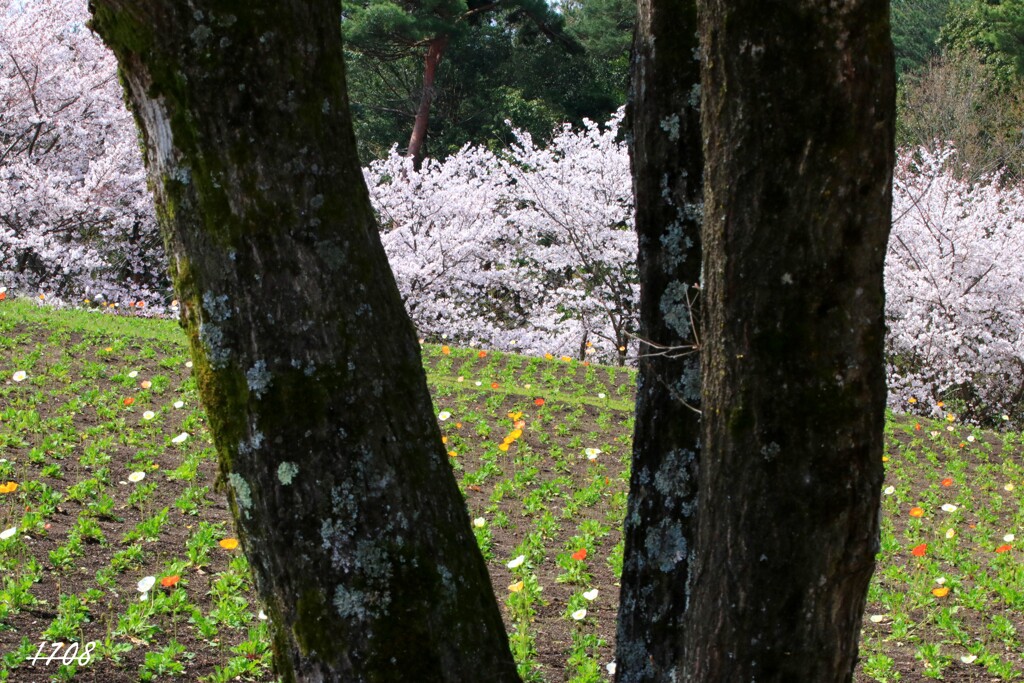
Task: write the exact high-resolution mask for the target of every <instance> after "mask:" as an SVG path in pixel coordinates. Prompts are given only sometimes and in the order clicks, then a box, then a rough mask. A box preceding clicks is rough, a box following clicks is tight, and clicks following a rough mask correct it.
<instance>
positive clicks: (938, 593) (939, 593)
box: [932, 586, 949, 598]
mask: <svg viewBox="0 0 1024 683" xmlns="http://www.w3.org/2000/svg"><path fill="white" fill-rule="evenodd" d="M932 595H934V596H935V597H937V598H944V597H946V596H947V595H949V586H940V587H939V588H933V589H932Z"/></svg>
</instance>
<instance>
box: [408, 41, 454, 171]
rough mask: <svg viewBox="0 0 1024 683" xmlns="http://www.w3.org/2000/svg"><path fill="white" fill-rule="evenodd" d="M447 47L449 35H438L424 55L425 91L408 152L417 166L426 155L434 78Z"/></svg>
mask: <svg viewBox="0 0 1024 683" xmlns="http://www.w3.org/2000/svg"><path fill="white" fill-rule="evenodd" d="M447 48H448V36H446V35H442V36H438V37H437V38H432V39H431V40H430V42H429V43H427V54H426V55H424V56H423V92H422V93H420V106H419V108H418V109H417V110H416V120H415V122H414V123H413V126H412V135H410V136H409V149H408V151H407V152H406V154H407V155H408V156H409V157H410V158H412V162H413V165H414V166H415V167H416V168H419V167H420V164H422V163H423V158H424V156H425V155H426V144H427V125H428V124H429V123H430V105H431V103H432V102H433V101H434V79H435V78H436V76H437V67H438V65H439V64H440V63H441V57H443V56H444V52H445V50H446V49H447Z"/></svg>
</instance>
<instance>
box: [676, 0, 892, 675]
mask: <svg viewBox="0 0 1024 683" xmlns="http://www.w3.org/2000/svg"><path fill="white" fill-rule="evenodd" d="M699 8H700V23H701V44H702V55H703V64H702V74H701V76H702V79H701V80H702V83H703V84H704V86H703V88H702V94H703V96H702V103H701V107H702V117H703V120H702V123H703V130H704V136H705V146H704V152H705V176H704V178H705V222H704V231H703V235H704V241H703V245H704V282H705V287H704V298H703V325H702V327H703V330H704V333H703V337H704V338H703V340H702V341H703V347H702V369H703V416H702V423H703V425H702V430H703V434H704V439H703V442H702V445H703V449H704V453H705V455H704V457H703V458H702V461H701V471H700V484H699V488H698V499H699V508H698V512H697V522H696V526H697V534H696V540H695V548H696V554H695V556H694V557H693V559H692V560H691V561H692V563H693V566H692V577H691V584H692V586H693V589H692V593H691V596H690V608H689V612H688V615H687V620H686V642H687V646H686V650H687V652H686V661H687V667H688V668H687V671H686V676H685V678H684V679H685V680H690V681H747V680H756V681H759V682H766V681H780V682H781V681H820V682H825V681H849V680H852V673H853V667H854V664H855V662H856V654H857V644H858V639H859V632H860V624H861V618H862V612H863V609H864V601H865V596H866V592H867V586H868V581H869V579H870V576H871V573H872V570H873V568H874V557H875V553H876V552H877V550H878V519H879V497H880V488H881V484H882V478H883V471H882V462H881V458H882V433H883V423H884V407H885V375H884V362H883V338H884V332H885V325H884V317H883V303H884V294H883V289H882V273H883V263H884V258H885V251H886V241H887V239H888V233H889V225H890V212H891V183H892V165H893V120H894V108H895V104H894V100H895V95H894V92H895V86H894V73H893V56H892V43H891V40H890V37H889V3H888V0H848V1H846V2H841V3H822V2H818V1H817V0H784V1H783V0H779V1H776V2H769V3H765V2H764V0H702V2H701V3H700V5H699Z"/></svg>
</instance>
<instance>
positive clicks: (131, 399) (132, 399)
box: [122, 396, 135, 406]
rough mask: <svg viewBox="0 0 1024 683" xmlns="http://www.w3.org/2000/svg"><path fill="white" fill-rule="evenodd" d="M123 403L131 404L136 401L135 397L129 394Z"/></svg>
mask: <svg viewBox="0 0 1024 683" xmlns="http://www.w3.org/2000/svg"><path fill="white" fill-rule="evenodd" d="M122 403H124V404H125V405H126V406H130V405H131V404H133V403H135V399H134V398H132V397H131V396H129V397H128V398H126V399H125V400H124V401H122Z"/></svg>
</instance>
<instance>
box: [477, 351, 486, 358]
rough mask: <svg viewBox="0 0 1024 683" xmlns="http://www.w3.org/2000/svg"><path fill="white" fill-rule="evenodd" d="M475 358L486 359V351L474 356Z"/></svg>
mask: <svg viewBox="0 0 1024 683" xmlns="http://www.w3.org/2000/svg"><path fill="white" fill-rule="evenodd" d="M476 357H477V358H487V352H486V351H481V352H480V353H478V354H476Z"/></svg>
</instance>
